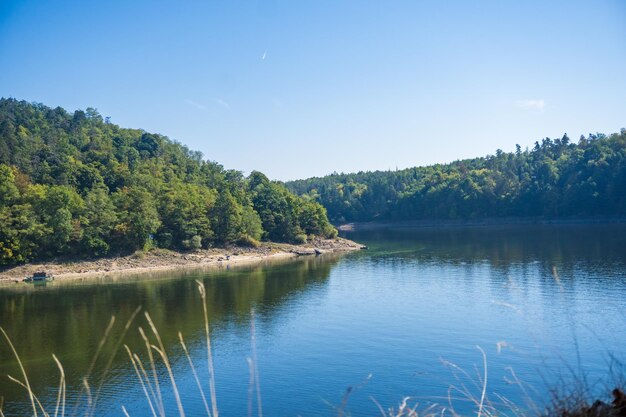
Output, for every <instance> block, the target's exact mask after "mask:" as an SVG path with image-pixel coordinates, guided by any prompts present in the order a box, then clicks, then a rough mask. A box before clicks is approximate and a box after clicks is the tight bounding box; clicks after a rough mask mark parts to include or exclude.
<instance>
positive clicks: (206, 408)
mask: <svg viewBox="0 0 626 417" xmlns="http://www.w3.org/2000/svg"><path fill="white" fill-rule="evenodd" d="M178 339H179V340H180V345H181V346H182V347H183V351H184V352H185V356H186V357H187V360H188V361H189V367H190V368H191V372H192V374H193V378H194V379H195V381H196V385H197V386H198V391H200V397H202V403H203V404H204V409H205V410H206V414H207V416H208V417H211V411H210V410H209V404H208V403H207V401H206V396H205V395H204V390H203V389H202V384H200V378H198V373H197V372H196V367H195V366H194V364H193V361H192V360H191V356H190V355H189V351H188V350H187V346H186V345H185V341H184V340H183V335H182V333H181V332H178Z"/></svg>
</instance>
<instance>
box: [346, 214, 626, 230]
mask: <svg viewBox="0 0 626 417" xmlns="http://www.w3.org/2000/svg"><path fill="white" fill-rule="evenodd" d="M616 223H619V224H624V223H626V217H561V218H545V217H496V218H485V219H458V220H401V221H391V220H382V221H372V222H354V223H346V224H342V225H339V226H337V229H338V230H339V231H344V232H350V231H354V230H382V229H394V230H395V229H421V228H423V229H434V228H443V229H445V228H463V227H483V226H523V225H570V224H572V225H584V224H616Z"/></svg>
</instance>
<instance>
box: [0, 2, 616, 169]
mask: <svg viewBox="0 0 626 417" xmlns="http://www.w3.org/2000/svg"><path fill="white" fill-rule="evenodd" d="M0 96H1V97H13V98H17V99H21V100H27V101H31V102H41V103H44V104H46V105H48V106H50V107H57V106H61V107H63V108H65V109H67V110H68V111H72V112H73V111H74V110H76V109H85V108H87V107H94V108H96V109H98V111H99V112H100V114H102V115H103V116H108V117H110V118H111V122H113V123H116V124H119V125H121V126H123V127H130V128H141V129H144V130H146V131H149V132H155V133H160V134H163V135H166V136H168V137H169V138H171V139H173V140H176V141H179V142H181V143H183V144H185V145H187V146H188V147H189V148H190V149H193V150H199V151H201V152H202V153H203V154H204V156H205V158H206V159H210V160H212V161H217V162H219V163H221V164H222V165H224V167H226V168H229V169H237V170H241V171H243V172H244V173H246V174H247V173H249V172H250V171H252V170H259V171H262V172H264V173H266V174H267V175H268V176H269V177H270V178H272V179H278V180H290V179H298V178H307V177H311V176H321V175H326V174H330V173H332V172H357V171H367V170H389V169H396V168H399V169H402V168H407V167H412V166H420V165H428V164H433V163H440V162H441V163H445V162H451V161H454V160H457V159H463V158H471V157H475V156H484V155H488V154H494V153H495V151H496V149H503V150H505V151H513V150H514V149H515V144H520V145H522V148H524V147H526V146H528V147H532V145H533V143H534V142H535V141H537V140H541V139H542V138H545V137H551V138H556V137H561V136H562V135H563V134H564V133H567V134H568V135H569V137H570V138H572V139H573V140H577V139H578V137H580V135H581V134H585V135H587V134H588V133H595V132H603V133H612V132H617V131H619V130H620V128H622V127H626V1H624V0H606V1H604V0H596V1H575V0H568V1H543V0H541V1H534V0H528V1H508V0H503V1H495V0H494V1H446V2H441V1H419V0H412V1H382V0H381V1H366V0H362V1H339V0H329V1H324V0H316V1H307V0H302V1H300V0H299V1H273V0H268V1H193V0H185V1H143V0H133V1H114V0H113V1H106V2H95V1H84V0H81V1H66V0H58V1H42V0H36V1H35V0H33V1H30V0H22V1H13V0H0Z"/></svg>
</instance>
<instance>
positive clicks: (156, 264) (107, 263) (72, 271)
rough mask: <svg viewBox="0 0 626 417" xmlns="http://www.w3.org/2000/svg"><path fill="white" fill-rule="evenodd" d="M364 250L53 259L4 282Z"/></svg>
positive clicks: (320, 246)
mask: <svg viewBox="0 0 626 417" xmlns="http://www.w3.org/2000/svg"><path fill="white" fill-rule="evenodd" d="M364 248H365V246H363V245H360V244H358V243H356V242H353V241H351V240H348V239H343V238H339V237H338V238H335V239H314V240H312V241H310V242H309V243H306V244H302V245H291V244H286V243H269V242H268V243H266V242H264V243H263V244H261V245H260V246H259V247H257V248H250V247H228V248H213V249H206V250H199V251H195V252H174V251H169V250H163V249H155V250H151V251H149V252H137V253H134V254H132V255H128V256H119V257H109V258H99V259H92V260H72V261H56V260H51V261H48V262H36V263H29V264H25V265H19V266H15V267H12V268H8V269H5V270H3V271H1V272H0V283H10V282H21V281H22V279H23V278H24V277H26V276H29V275H32V274H33V273H34V272H36V271H46V272H47V273H48V274H52V275H53V276H54V279H55V280H57V279H62V280H65V279H72V278H83V277H88V276H102V275H109V274H123V273H128V274H136V273H142V272H154V271H166V270H174V269H183V268H199V267H211V266H223V265H235V264H249V263H256V262H261V261H265V260H269V259H279V258H291V257H297V256H315V255H322V254H325V253H338V252H350V251H354V250H360V249H364Z"/></svg>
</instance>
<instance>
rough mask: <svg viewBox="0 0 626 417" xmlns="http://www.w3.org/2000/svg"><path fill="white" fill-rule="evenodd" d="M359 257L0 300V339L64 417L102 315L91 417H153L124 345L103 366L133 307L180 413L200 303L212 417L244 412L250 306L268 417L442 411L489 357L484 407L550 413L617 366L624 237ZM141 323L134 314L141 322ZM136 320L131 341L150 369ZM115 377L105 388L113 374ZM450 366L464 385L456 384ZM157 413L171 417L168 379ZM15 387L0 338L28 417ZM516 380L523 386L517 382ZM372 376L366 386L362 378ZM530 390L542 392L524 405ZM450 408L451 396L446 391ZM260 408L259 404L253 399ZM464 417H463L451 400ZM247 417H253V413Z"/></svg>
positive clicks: (549, 238) (458, 236) (441, 245)
mask: <svg viewBox="0 0 626 417" xmlns="http://www.w3.org/2000/svg"><path fill="white" fill-rule="evenodd" d="M348 237H349V238H352V239H354V240H357V241H359V242H362V243H364V244H367V245H368V246H369V249H368V250H366V251H361V252H359V253H352V254H348V255H345V256H321V257H317V258H315V257H308V258H303V259H299V260H295V261H288V262H281V263H273V264H266V265H260V266H255V267H245V268H233V269H229V270H226V269H222V270H212V271H201V272H186V273H181V274H166V275H161V276H152V277H142V278H137V279H134V280H128V279H126V280H118V281H115V280H112V279H109V280H106V281H101V282H98V283H94V282H88V281H84V282H78V283H72V284H68V283H61V282H55V283H52V284H49V285H47V286H45V287H32V286H27V285H25V284H24V285H21V284H20V285H12V286H5V287H0V325H2V327H4V329H5V330H6V331H7V333H8V334H9V335H10V336H11V338H12V340H13V342H14V344H15V346H16V348H17V350H18V351H19V353H20V354H21V356H22V359H23V361H24V364H25V367H26V369H27V371H28V375H29V380H30V383H31V385H32V387H33V389H34V391H35V393H36V394H37V395H38V396H39V397H40V399H41V400H42V401H43V403H44V404H45V405H46V406H47V407H49V409H50V410H54V401H55V399H56V394H57V391H56V387H57V384H58V378H59V375H58V372H57V370H56V367H55V365H54V362H53V360H52V357H51V355H52V353H55V354H56V355H57V356H58V357H59V359H60V360H61V362H62V363H63V364H64V366H65V371H66V374H67V378H68V400H67V405H66V408H67V410H68V412H69V413H71V412H72V411H74V412H78V411H79V410H81V409H82V407H84V406H85V404H86V401H87V395H85V394H84V392H82V393H81V379H82V378H83V376H84V375H85V373H86V371H87V369H89V367H90V363H91V362H92V359H93V357H94V355H95V353H96V351H97V349H98V343H99V340H100V338H101V337H102V335H103V333H104V331H105V329H106V327H107V325H108V323H109V321H110V319H111V316H112V315H115V317H116V322H115V324H114V327H113V329H112V331H111V334H110V335H109V337H108V339H107V341H106V343H105V345H104V347H103V349H102V351H101V353H100V356H99V357H98V359H97V361H96V363H95V366H94V371H93V373H92V375H91V376H90V378H89V381H90V385H91V398H92V401H96V397H98V399H97V404H98V406H97V409H96V412H95V415H96V416H120V415H122V410H121V406H122V405H124V406H125V407H126V409H127V410H128V412H129V414H130V415H131V416H148V415H151V412H150V410H149V408H148V406H147V402H146V400H145V397H144V395H143V392H142V388H141V385H140V384H139V383H138V380H137V378H136V376H135V373H134V370H133V368H132V365H131V363H130V360H129V359H128V356H127V355H126V352H125V350H124V348H123V347H121V348H120V349H119V352H118V354H117V355H115V356H114V357H113V358H112V360H110V358H111V355H112V353H113V352H114V351H115V346H116V345H117V344H118V340H119V339H120V337H121V335H122V332H123V331H122V328H123V326H124V324H125V322H126V321H127V320H128V318H129V317H130V315H131V314H132V312H133V311H134V310H135V308H136V307H137V306H142V308H143V310H144V311H147V312H149V313H150V315H151V316H152V318H153V320H154V322H155V323H156V326H157V327H158V329H159V331H160V334H161V337H162V339H163V343H164V345H165V347H166V350H167V351H168V352H169V354H170V358H171V362H172V367H173V372H174V375H175V377H176V382H177V384H178V386H179V388H180V390H181V392H182V396H183V403H184V407H185V411H186V412H187V415H189V416H192V415H201V414H202V412H203V410H204V406H203V404H202V401H201V399H200V396H199V395H198V394H197V388H196V385H195V382H194V379H193V374H192V373H191V371H190V370H189V366H188V362H187V359H186V358H185V356H184V355H183V353H182V350H181V348H180V345H179V344H178V335H177V333H178V332H179V331H180V332H181V333H182V334H183V336H184V337H185V340H186V342H187V345H188V346H189V349H190V352H191V356H192V359H193V361H194V362H195V364H196V368H197V371H198V373H199V375H200V377H201V379H202V381H203V384H204V386H205V389H206V390H207V392H208V382H207V377H206V375H207V365H206V351H205V346H204V336H203V319H202V304H201V300H200V297H199V295H198V292H197V290H196V284H195V281H194V280H196V279H200V280H202V281H203V282H204V284H205V285H206V288H207V299H208V301H209V315H210V321H211V323H210V324H211V337H212V341H213V348H214V362H215V374H216V384H217V401H218V407H219V409H220V414H221V415H223V416H243V415H247V413H248V395H249V392H248V388H249V384H248V381H249V372H248V363H247V358H248V357H250V356H252V347H251V346H252V343H251V313H250V312H251V309H252V308H254V309H255V315H254V322H255V334H256V338H255V340H256V356H257V361H256V363H257V367H258V371H259V381H260V391H261V398H262V405H263V412H264V415H266V416H297V415H301V416H329V415H337V410H336V409H335V408H334V407H339V406H340V404H341V403H342V400H343V398H344V394H345V392H346V389H347V388H348V387H352V392H351V394H350V396H349V397H347V403H346V405H345V410H346V412H348V413H350V414H351V415H354V416H366V415H367V416H372V415H380V414H379V412H378V409H377V407H376V405H375V404H374V402H373V401H372V400H371V399H370V398H374V399H376V401H378V402H379V403H380V404H382V405H383V407H385V408H387V407H391V406H396V405H397V404H398V403H399V402H400V401H401V400H402V398H403V397H404V396H412V397H414V398H415V401H419V402H420V404H422V405H423V406H425V405H427V404H429V403H430V402H437V403H441V404H445V403H446V402H447V400H446V399H445V398H443V397H445V396H447V394H448V388H449V387H450V386H451V385H455V386H459V387H460V386H461V385H462V384H465V385H466V386H467V387H468V388H469V389H470V390H471V393H472V395H475V396H476V397H479V396H480V390H479V389H478V388H477V387H476V386H475V385H474V384H475V383H476V384H478V383H479V376H478V375H482V367H483V360H482V354H481V352H480V350H478V348H477V346H480V347H481V348H482V349H483V350H484V352H485V353H486V356H487V366H488V388H487V395H488V396H489V397H490V398H491V399H492V400H493V401H494V402H495V401H498V399H499V397H498V396H497V394H499V395H502V396H506V397H507V398H510V399H511V400H512V401H514V402H515V403H516V404H517V405H519V406H520V407H522V408H526V407H529V405H528V401H527V395H526V394H525V392H526V393H528V394H529V395H531V396H533V397H534V399H535V401H538V402H541V401H543V400H545V399H546V394H545V389H546V384H548V385H551V384H554V383H556V381H558V380H559V379H562V378H565V379H567V378H569V377H570V376H571V375H572V374H575V375H576V376H577V377H579V378H580V377H581V375H584V378H586V379H587V381H588V382H589V384H590V385H592V386H594V383H595V382H596V381H598V380H600V379H602V378H603V377H605V376H606V375H607V369H608V368H609V366H611V365H614V364H615V361H614V360H612V359H611V357H614V358H616V359H617V360H621V361H622V362H624V361H625V360H626V330H625V327H626V326H625V325H626V226H624V225H610V226H524V227H490V228H474V229H453V230H447V231H435V230H430V231H415V230H412V231H411V230H404V231H369V232H365V231H363V232H353V233H351V234H349V235H348ZM142 314H143V313H142ZM138 326H142V327H143V328H144V329H148V325H147V323H146V319H145V318H144V317H143V315H140V316H138V317H137V319H136V320H135V322H134V323H133V324H132V325H131V327H130V329H129V331H128V333H127V334H126V335H125V337H124V343H126V344H128V345H129V347H130V348H131V349H133V350H134V351H136V352H138V354H139V355H140V356H141V357H142V358H143V359H145V358H146V353H145V352H146V351H145V348H144V347H143V345H142V341H141V339H140V337H139V335H138V331H137V327H138ZM108 362H110V363H111V366H110V371H109V372H108V373H107V375H106V377H105V378H104V383H103V384H102V387H101V389H100V390H99V393H97V391H98V386H99V385H100V381H101V380H102V376H103V374H104V371H105V369H106V368H107V363H108ZM450 363H453V364H454V365H456V366H458V367H460V368H462V369H463V370H465V371H467V373H468V374H469V377H467V376H463V375H462V373H460V372H459V371H456V372H455V368H454V366H452V365H450ZM159 372H160V376H161V385H162V387H163V391H164V402H165V404H166V408H167V410H168V414H169V415H175V414H176V411H175V410H176V404H175V401H174V399H173V397H172V394H171V390H170V388H169V384H168V382H167V375H166V374H165V373H164V372H163V369H159ZM7 373H10V374H11V375H13V376H16V377H17V376H20V373H19V368H17V366H16V363H15V360H14V359H13V357H12V355H11V353H10V351H9V350H8V347H7V344H6V342H5V341H4V340H1V341H0V375H1V376H0V396H3V397H4V412H5V414H6V415H7V416H21V415H27V414H28V410H29V408H28V397H27V395H26V393H25V392H24V390H23V389H21V388H20V387H18V386H17V385H16V384H15V383H13V382H10V381H9V380H8V379H7V377H6V374H7ZM514 375H515V376H517V378H519V380H521V381H522V382H523V387H520V385H519V384H516V383H512V381H513V380H514ZM368 376H369V379H368ZM534 391H537V392H536V393H534V394H533V392H534ZM452 395H453V396H454V397H460V396H461V395H459V394H458V393H456V392H454V391H453V392H452ZM254 397H256V394H255V395H254ZM454 406H455V407H456V408H457V410H460V411H463V412H469V411H471V410H472V409H473V408H472V407H473V406H472V405H471V404H468V403H467V402H464V401H462V400H461V399H459V400H455V401H454ZM254 409H255V410H256V404H255V405H254Z"/></svg>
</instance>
